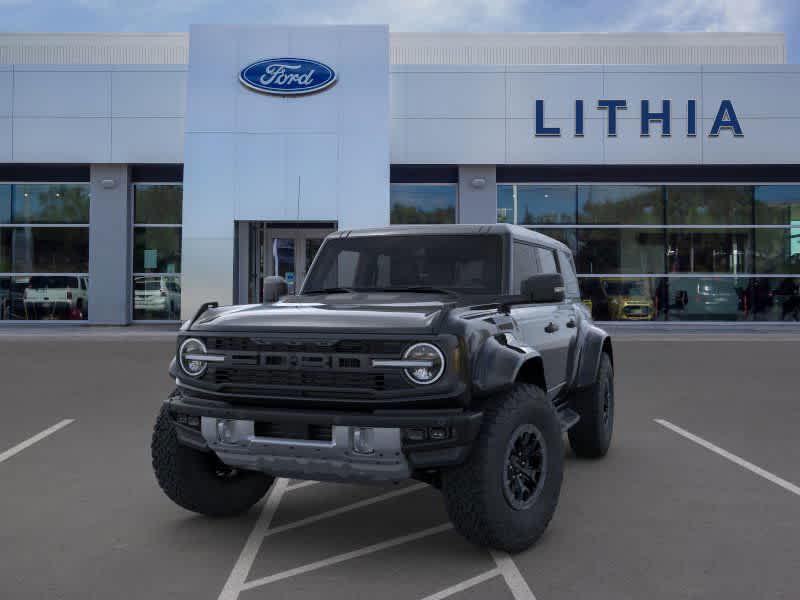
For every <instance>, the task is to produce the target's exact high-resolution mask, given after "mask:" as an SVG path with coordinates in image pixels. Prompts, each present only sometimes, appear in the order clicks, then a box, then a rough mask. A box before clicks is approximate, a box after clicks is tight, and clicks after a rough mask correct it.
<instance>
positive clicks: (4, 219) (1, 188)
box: [0, 184, 14, 223]
mask: <svg viewBox="0 0 800 600" xmlns="http://www.w3.org/2000/svg"><path fill="white" fill-rule="evenodd" d="M13 187H14V186H12V185H10V184H0V223H11V194H12V190H13Z"/></svg>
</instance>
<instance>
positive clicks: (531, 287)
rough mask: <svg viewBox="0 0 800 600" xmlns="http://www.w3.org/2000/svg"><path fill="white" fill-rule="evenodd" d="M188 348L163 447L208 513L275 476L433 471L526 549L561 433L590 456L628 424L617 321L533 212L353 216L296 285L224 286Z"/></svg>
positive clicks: (556, 490)
mask: <svg viewBox="0 0 800 600" xmlns="http://www.w3.org/2000/svg"><path fill="white" fill-rule="evenodd" d="M267 285H268V286H270V287H269V289H265V298H270V297H272V298H276V297H277V296H280V295H281V294H283V293H285V292H286V289H287V287H286V283H285V282H282V281H280V279H279V278H272V279H271V280H268V281H267ZM175 350H176V355H175V358H174V359H173V360H172V363H171V365H170V369H169V371H170V375H171V377H172V378H173V379H174V380H175V381H176V383H177V389H176V390H175V391H174V392H173V393H172V394H171V395H170V396H169V398H167V399H166V401H165V403H164V404H163V405H162V408H161V411H160V414H159V416H158V419H157V422H156V426H155V429H154V432H153V438H152V461H153V467H154V470H155V474H156V478H157V480H158V482H159V484H160V486H161V488H162V489H163V491H164V492H165V493H166V495H167V496H168V497H169V498H171V499H172V500H173V501H174V502H176V503H177V504H178V505H180V506H182V507H184V508H186V509H188V510H191V511H194V512H197V513H201V514H205V515H212V516H226V515H236V514H240V513H242V512H244V511H246V510H248V509H249V508H250V507H251V506H252V505H253V504H255V503H256V502H258V501H259V500H260V499H261V498H262V497H263V496H264V495H265V494H266V493H267V492H268V490H269V488H270V486H271V485H272V483H273V481H274V478H276V477H290V478H299V479H315V480H334V481H368V482H376V481H395V482H396V481H401V480H405V479H408V478H414V479H418V480H421V481H424V482H427V483H429V484H431V485H433V486H435V487H437V488H439V489H440V490H441V492H442V495H443V498H444V502H445V505H446V507H447V511H448V514H449V516H450V518H451V520H452V521H453V523H454V525H455V528H456V529H457V530H458V531H459V532H460V533H461V534H463V535H464V536H465V537H466V538H468V539H469V540H472V541H473V542H476V543H478V544H481V545H485V546H490V547H494V548H500V549H503V550H507V551H511V552H514V551H520V550H523V549H525V548H527V547H529V546H530V545H531V544H533V543H534V542H535V541H536V540H537V539H538V538H539V536H540V535H541V534H542V533H543V532H544V530H545V528H546V527H547V525H548V523H549V521H550V519H551V517H552V516H553V514H554V512H555V509H556V505H557V503H558V499H559V494H560V490H561V484H562V477H563V470H564V448H563V441H562V434H563V433H564V432H567V434H568V438H569V442H570V445H571V446H572V449H573V451H574V452H575V454H577V455H578V456H583V457H600V456H603V455H605V454H606V452H607V451H608V449H609V445H610V443H611V436H612V431H613V423H614V377H613V353H612V347H611V340H610V338H609V336H608V334H607V333H606V332H605V331H603V330H602V329H600V328H598V327H597V326H596V325H595V324H594V323H593V322H592V320H591V317H590V315H589V312H588V311H587V310H586V308H585V307H584V306H583V304H582V303H581V298H580V292H579V288H578V281H577V279H576V276H575V271H574V263H573V260H572V256H571V253H570V250H569V249H568V248H567V247H566V246H565V245H563V244H562V243H560V242H557V241H556V240H553V239H552V238H549V237H546V236H544V235H541V234H539V233H535V232H532V231H530V230H528V229H526V228H523V227H519V226H515V225H503V224H496V225H449V226H426V225H422V226H403V227H399V226H398V227H392V228H386V229H378V230H363V231H345V232H339V233H334V234H332V235H330V236H328V237H327V238H326V240H325V242H324V243H323V245H322V247H321V249H320V250H319V254H318V255H317V258H316V260H315V261H314V264H313V266H312V268H311V270H310V271H309V273H308V275H307V277H306V279H305V281H304V282H303V285H302V288H301V290H300V291H299V293H298V294H297V295H296V296H288V297H283V298H282V299H280V300H277V301H273V300H272V299H271V300H270V303H267V304H261V305H249V306H236V307H232V306H229V307H220V306H217V303H215V302H210V303H207V304H205V305H203V306H202V307H201V308H200V309H199V310H198V312H197V315H196V316H195V317H194V318H193V319H191V320H189V321H187V322H186V323H185V324H184V325H183V327H182V328H181V330H180V332H179V335H178V339H177V343H176V348H175Z"/></svg>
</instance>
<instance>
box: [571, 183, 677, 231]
mask: <svg viewBox="0 0 800 600" xmlns="http://www.w3.org/2000/svg"><path fill="white" fill-rule="evenodd" d="M663 190H664V188H663V187H662V186H643V185H581V186H578V222H579V223H587V224H588V223H592V224H602V225H618V224H625V225H650V224H654V225H660V224H661V223H663V221H664V192H663Z"/></svg>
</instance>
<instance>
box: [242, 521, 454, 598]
mask: <svg viewBox="0 0 800 600" xmlns="http://www.w3.org/2000/svg"><path fill="white" fill-rule="evenodd" d="M452 528H453V526H452V525H451V524H450V523H442V524H441V525H437V526H436V527H429V528H428V529H423V530H422V531H416V532H414V533H409V534H408V535H402V536H400V537H396V538H392V539H390V540H386V541H383V542H379V543H377V544H372V545H371V546H365V547H364V548H359V549H358V550H353V551H352V552H345V553H344V554H338V555H336V556H331V557H330V558H325V559H323V560H318V561H315V562H312V563H308V564H306V565H301V566H299V567H295V568H294V569H289V570H287V571H282V572H280V573H275V574H274V575H269V576H268V577H261V578H260V579H254V580H253V581H248V582H247V583H245V584H244V585H242V586H241V588H240V590H241V591H245V590H251V589H253V588H256V587H261V586H262V585H267V584H270V583H275V582H276V581H281V580H282V579H288V578H289V577H295V576H296V575H302V574H304V573H308V572H310V571H316V570H318V569H322V568H325V567H329V566H331V565H336V564H339V563H341V562H344V561H346V560H352V559H354V558H359V557H361V556H366V555H368V554H374V553H375V552H380V551H381V550H387V549H389V548H393V547H395V546H399V545H401V544H407V543H408V542H413V541H415V540H419V539H422V538H425V537H428V536H431V535H436V534H438V533H442V532H444V531H449V530H450V529H452Z"/></svg>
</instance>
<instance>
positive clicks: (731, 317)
mask: <svg viewBox="0 0 800 600" xmlns="http://www.w3.org/2000/svg"><path fill="white" fill-rule="evenodd" d="M669 286H670V295H671V296H672V303H671V304H670V307H669V308H670V318H671V319H673V318H678V319H685V320H714V319H717V320H726V321H735V320H736V319H737V318H738V316H739V314H740V309H741V307H742V296H744V297H745V301H746V297H747V295H748V294H746V293H743V292H742V291H741V290H739V289H738V288H737V287H736V280H735V279H726V278H697V279H694V278H688V277H687V278H675V279H671V280H670V283H669Z"/></svg>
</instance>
